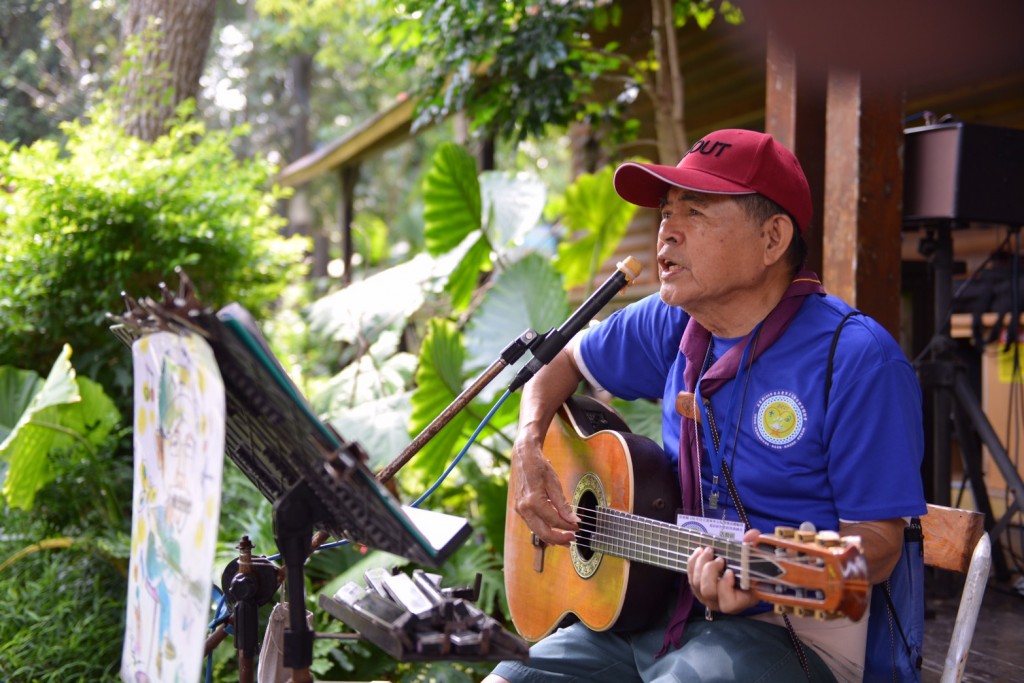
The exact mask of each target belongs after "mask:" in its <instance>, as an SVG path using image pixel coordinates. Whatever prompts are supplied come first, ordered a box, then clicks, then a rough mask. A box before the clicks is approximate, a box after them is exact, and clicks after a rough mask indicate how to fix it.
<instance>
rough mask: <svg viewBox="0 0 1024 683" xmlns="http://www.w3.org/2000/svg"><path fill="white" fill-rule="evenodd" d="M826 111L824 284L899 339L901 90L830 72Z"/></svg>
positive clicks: (855, 75) (861, 76) (858, 76)
mask: <svg viewBox="0 0 1024 683" xmlns="http://www.w3.org/2000/svg"><path fill="white" fill-rule="evenodd" d="M826 107H827V109H826V112H827V113H826V124H825V127H826V136H825V137H826V146H825V149H826V151H825V168H826V169H827V173H826V176H825V215H824V227H825V230H824V242H823V268H822V270H823V273H822V276H823V278H824V280H825V282H827V283H828V289H829V291H830V292H831V293H833V294H835V295H837V296H839V297H841V298H843V299H844V300H846V301H847V302H848V303H849V304H850V305H852V306H855V307H856V308H859V309H860V310H861V311H863V312H865V313H867V314H868V315H871V316H872V317H874V318H875V319H876V320H878V321H879V322H880V323H881V324H882V325H884V326H885V328H886V329H888V330H889V332H890V333H891V334H892V335H893V336H894V337H896V338H897V339H899V338H900V287H901V281H900V280H901V276H900V268H901V253H900V244H901V230H902V228H903V221H902V198H903V164H902V156H903V155H902V150H903V126H902V120H903V94H902V90H901V89H900V88H899V87H897V86H894V85H892V84H891V83H886V84H883V83H881V82H875V83H872V81H871V79H870V77H869V76H867V75H866V74H863V73H858V72H853V71H843V70H837V69H830V70H829V75H828V93H827V99H826Z"/></svg>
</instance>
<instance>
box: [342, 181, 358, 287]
mask: <svg viewBox="0 0 1024 683" xmlns="http://www.w3.org/2000/svg"><path fill="white" fill-rule="evenodd" d="M358 180H359V163H358V162H356V163H353V164H348V165H344V166H341V167H339V168H338V223H339V226H338V227H339V228H340V229H341V257H342V259H343V263H344V264H345V272H344V273H343V274H342V276H341V281H342V283H344V284H346V285H350V284H352V251H353V246H352V221H353V220H354V219H355V195H356V182H358Z"/></svg>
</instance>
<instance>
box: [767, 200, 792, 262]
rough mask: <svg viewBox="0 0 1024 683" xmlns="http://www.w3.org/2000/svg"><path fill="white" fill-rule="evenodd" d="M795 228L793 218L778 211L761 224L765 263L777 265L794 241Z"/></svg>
mask: <svg viewBox="0 0 1024 683" xmlns="http://www.w3.org/2000/svg"><path fill="white" fill-rule="evenodd" d="M794 230H796V226H795V225H793V221H792V219H790V217H789V216H787V215H786V214H784V213H777V214H775V215H774V216H772V217H771V218H769V219H768V220H766V221H765V222H764V223H762V224H761V237H762V242H763V244H764V264H765V265H766V266H772V265H775V263H777V262H778V261H780V260H782V258H783V257H784V256H785V255H786V251H787V250H788V249H789V244H790V242H792V241H793V235H794V232H793V231H794Z"/></svg>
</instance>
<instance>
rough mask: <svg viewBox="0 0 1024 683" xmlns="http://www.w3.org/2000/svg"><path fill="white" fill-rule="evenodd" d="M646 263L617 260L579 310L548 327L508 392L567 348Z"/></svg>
mask: <svg viewBox="0 0 1024 683" xmlns="http://www.w3.org/2000/svg"><path fill="white" fill-rule="evenodd" d="M641 270H643V266H641V265H640V262H639V261H637V260H636V259H635V258H633V257H632V256H627V257H626V258H625V259H624V260H622V261H619V262H618V263H616V264H615V273H614V274H613V275H612V276H611V277H609V278H608V279H607V280H605V283H604V284H603V285H601V286H600V287H599V288H598V289H597V291H595V292H594V293H593V294H591V295H590V296H589V297H588V298H587V300H586V301H584V302H583V304H582V305H581V306H580V307H579V308H577V309H576V311H575V312H574V313H573V314H572V315H571V316H569V318H568V320H566V321H565V322H564V323H562V326H561V327H559V328H558V329H557V330H556V329H555V328H551V329H550V330H548V332H547V334H545V335H544V336H543V337H542V338H541V341H540V342H539V343H538V344H537V345H536V347H534V348H532V349H530V351H531V352H532V353H533V358H532V359H531V360H530V362H529V363H527V364H526V365H525V366H524V367H523V369H522V370H520V371H519V374H517V375H516V376H515V379H513V380H512V383H511V384H509V385H508V391H509V393H511V392H513V391H515V390H516V389H518V388H519V387H521V386H523V385H524V384H526V383H527V382H528V381H529V380H530V378H532V377H533V376H534V375H536V374H537V371H538V370H540V369H541V368H542V367H544V366H545V365H547V364H548V363H550V362H551V359H552V358H554V357H555V356H556V355H558V352H559V351H561V350H562V349H564V348H565V345H566V344H568V343H569V340H570V339H572V338H573V337H574V336H576V333H577V332H579V331H580V330H581V329H583V327H584V326H585V325H586V324H587V323H589V322H590V321H591V320H593V319H594V316H595V315H597V312H598V311H600V310H601V309H602V308H604V307H605V305H606V304H607V303H608V302H609V301H611V300H612V299H613V298H614V297H615V295H616V294H617V293H619V292H620V291H622V290H623V289H625V288H626V287H627V286H628V285H631V284H632V283H633V280H635V279H636V277H637V276H638V275H640V271H641Z"/></svg>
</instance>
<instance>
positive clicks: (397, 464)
mask: <svg viewBox="0 0 1024 683" xmlns="http://www.w3.org/2000/svg"><path fill="white" fill-rule="evenodd" d="M615 269H616V270H615V273H614V274H613V275H612V276H611V277H609V278H608V279H607V280H606V281H605V282H604V284H602V285H601V286H600V287H599V288H598V289H597V291H595V292H594V293H593V294H591V295H590V296H589V297H588V298H587V300H586V301H584V302H583V304H582V305H581V306H580V307H579V308H578V309H576V311H575V312H574V313H573V314H572V315H571V316H570V317H569V318H568V319H567V320H566V321H565V322H564V323H563V324H562V325H561V326H560V327H559V328H558V329H555V328H551V329H550V330H548V331H547V332H545V333H544V334H543V335H540V334H537V332H536V331H534V330H532V329H528V330H526V331H525V332H523V333H522V334H521V335H519V337H518V338H516V339H514V340H513V341H512V342H511V343H509V345H508V346H506V347H505V348H504V349H502V350H501V353H500V354H498V358H497V359H496V360H495V361H494V362H493V363H491V365H490V366H489V367H488V368H487V369H486V370H484V371H483V372H482V373H481V374H480V375H479V376H478V377H477V378H476V379H475V380H474V381H473V383H472V384H470V385H469V386H468V387H467V388H466V389H464V390H463V391H462V393H460V394H459V395H458V396H456V397H455V400H454V401H452V402H451V403H450V404H449V405H448V407H447V408H445V409H444V410H442V411H441V412H440V413H439V414H438V416H437V417H435V418H434V420H433V421H432V422H431V423H430V424H429V425H427V426H426V427H425V428H424V429H423V431H421V432H420V433H419V434H418V435H417V436H416V438H415V439H413V440H412V442H411V443H410V444H409V445H408V446H406V447H405V449H404V450H403V451H402V452H401V453H399V454H398V456H397V457H396V458H395V459H394V460H392V461H391V462H390V463H388V465H387V466H386V467H384V468H383V469H382V470H381V471H380V472H378V473H377V480H378V481H380V482H381V483H386V482H388V481H390V480H391V479H392V477H394V476H395V474H396V473H397V472H398V470H400V469H402V467H404V466H405V464H406V463H407V462H409V460H411V459H412V457H413V456H414V455H416V454H417V453H418V452H420V450H422V449H423V447H424V446H425V445H426V444H427V443H428V442H429V441H430V440H431V439H432V438H434V437H435V436H436V435H437V433H438V432H440V431H441V430H442V429H443V428H444V427H445V425H447V424H448V423H449V422H451V421H452V418H454V417H455V416H456V415H457V414H458V413H459V411H461V410H462V409H463V408H465V407H466V406H467V405H469V402H470V401H472V400H473V399H474V398H476V396H477V395H478V394H479V393H480V392H481V391H483V389H484V387H486V386H487V385H488V384H490V383H491V382H492V381H493V380H494V378H495V377H497V376H498V374H499V373H500V372H501V371H502V370H504V369H505V368H506V367H508V366H509V365H512V364H513V363H515V362H516V361H518V360H519V359H520V358H522V357H523V354H525V353H526V352H527V351H530V352H531V353H532V354H533V359H532V360H530V362H529V363H527V365H526V367H524V368H523V369H522V370H520V371H519V374H517V375H516V377H515V379H514V380H513V381H512V383H511V384H509V387H508V390H509V392H512V391H515V390H517V389H519V388H520V387H521V386H522V385H523V384H525V383H526V382H527V381H529V380H530V379H531V378H532V377H533V376H534V375H535V374H536V373H537V371H538V370H540V368H541V367H543V366H544V365H547V364H548V363H549V362H550V361H551V360H552V359H553V358H554V357H555V356H557V355H558V352H559V351H561V350H562V349H563V348H565V345H566V344H568V343H569V340H570V339H572V338H573V337H574V336H575V335H576V333H577V332H579V331H580V330H581V329H583V327H584V326H585V325H586V324H587V323H589V322H590V321H591V320H592V319H593V317H594V315H596V314H597V312H598V311H600V310H601V309H602V308H604V306H605V305H606V304H607V303H608V302H609V301H611V299H612V298H613V297H614V296H615V295H616V294H617V293H618V292H620V291H622V290H623V289H625V288H626V287H628V286H629V285H631V284H633V280H635V279H636V278H637V276H638V275H639V274H640V271H641V270H643V266H641V265H640V262H639V261H637V260H636V259H635V258H633V257H632V256H627V257H626V258H625V259H623V260H622V261H619V262H618V263H617V264H615Z"/></svg>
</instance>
